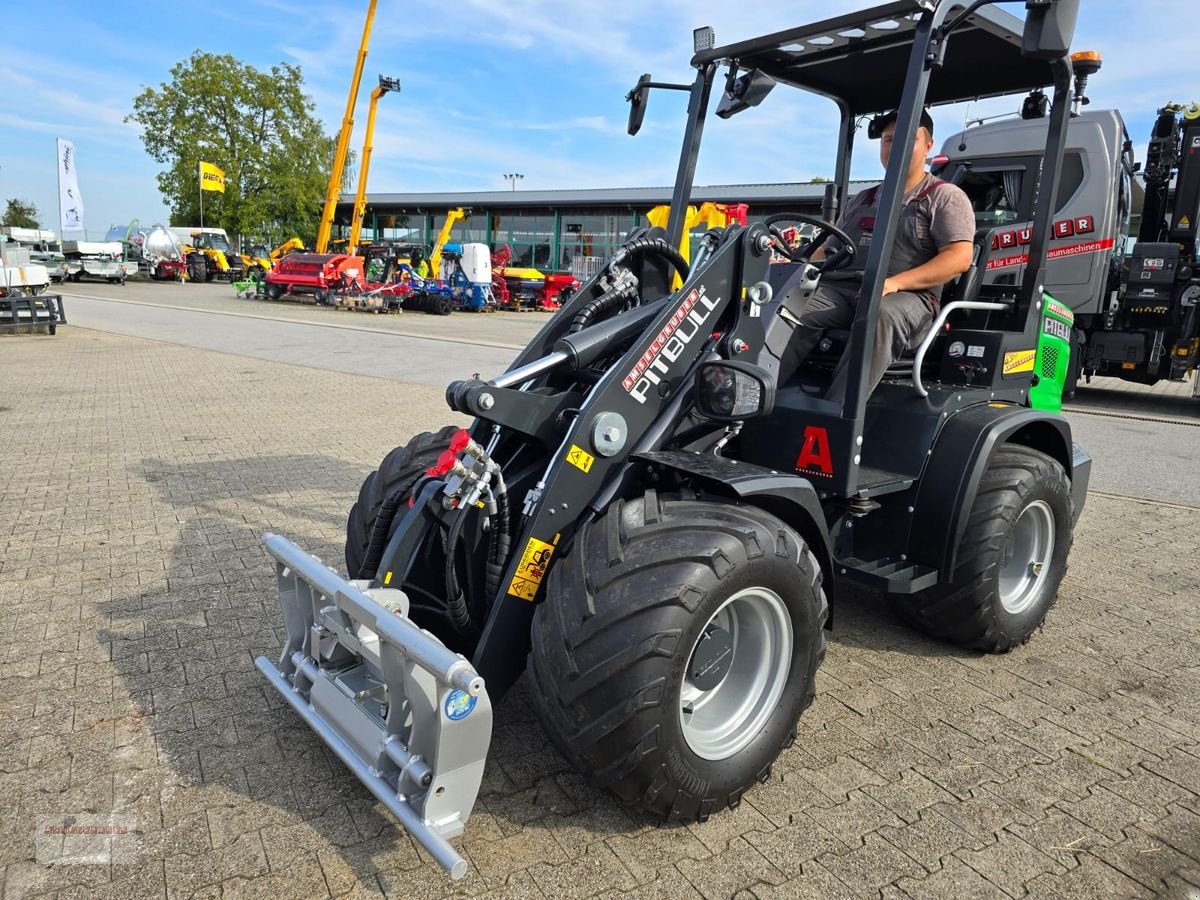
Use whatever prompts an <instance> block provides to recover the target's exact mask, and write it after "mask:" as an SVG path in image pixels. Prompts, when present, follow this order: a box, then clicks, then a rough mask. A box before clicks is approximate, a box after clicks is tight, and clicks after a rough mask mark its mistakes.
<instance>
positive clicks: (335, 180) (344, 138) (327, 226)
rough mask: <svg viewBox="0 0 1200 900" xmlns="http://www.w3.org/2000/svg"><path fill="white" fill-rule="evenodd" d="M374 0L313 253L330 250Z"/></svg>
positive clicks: (363, 37)
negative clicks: (330, 239) (331, 234)
mask: <svg viewBox="0 0 1200 900" xmlns="http://www.w3.org/2000/svg"><path fill="white" fill-rule="evenodd" d="M375 3H376V0H369V3H368V4H367V18H366V21H365V22H364V23H363V33H362V40H361V41H360V42H359V45H358V57H357V59H356V60H355V63H354V75H353V76H352V77H351V79H350V95H349V96H348V97H347V98H346V112H345V114H344V115H343V116H342V130H341V131H339V132H338V140H337V147H336V148H335V150H334V153H333V168H332V169H330V171H329V185H328V187H327V188H326V190H325V206H324V207H323V208H322V210H321V222H320V225H319V226H318V227H317V244H316V252H317V253H325V252H327V251H328V250H329V236H330V232H331V231H332V230H333V217H334V214H335V213H336V212H337V202H338V195H339V194H340V193H341V190H342V177H343V175H344V174H345V171H346V156H347V154H348V153H349V150H350V135H351V133H352V132H353V131H354V106H355V104H356V103H357V102H358V86H359V84H360V83H361V82H362V73H363V64H364V63H366V61H367V45H368V44H369V43H370V41H371V26H372V25H373V24H374V22H375Z"/></svg>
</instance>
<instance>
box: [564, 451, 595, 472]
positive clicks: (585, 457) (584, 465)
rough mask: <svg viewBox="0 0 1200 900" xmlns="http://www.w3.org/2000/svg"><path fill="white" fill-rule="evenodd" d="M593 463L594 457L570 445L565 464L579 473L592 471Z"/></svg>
mask: <svg viewBox="0 0 1200 900" xmlns="http://www.w3.org/2000/svg"><path fill="white" fill-rule="evenodd" d="M595 461H596V457H594V456H592V454H590V453H588V452H587V451H586V450H584V449H583V448H582V447H579V446H577V445H575V444H572V445H571V449H570V450H568V451H567V462H569V463H570V464H571V465H573V466H574V467H575V468H577V469H579V471H581V472H585V473H586V472H590V471H592V463H594V462H595Z"/></svg>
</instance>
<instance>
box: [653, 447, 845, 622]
mask: <svg viewBox="0 0 1200 900" xmlns="http://www.w3.org/2000/svg"><path fill="white" fill-rule="evenodd" d="M634 459H637V460H639V461H641V462H643V463H646V464H647V465H652V466H655V467H656V468H658V469H660V470H661V469H669V470H671V471H673V472H677V473H679V474H681V475H685V476H687V478H688V479H689V480H691V481H692V482H693V483H696V484H697V485H699V486H703V487H706V488H708V489H709V490H711V491H713V492H714V493H719V494H724V495H725V496H728V497H733V498H735V499H738V500H741V501H742V502H744V503H746V504H748V505H750V506H756V507H758V508H759V509H761V510H764V511H765V512H769V513H771V514H772V515H773V516H776V517H777V518H779V519H782V520H783V521H784V522H786V523H787V524H788V525H790V526H791V527H792V528H794V529H795V530H796V531H797V532H798V533H799V534H800V536H801V537H802V538H804V540H805V542H806V543H807V544H808V547H809V549H810V550H811V551H812V552H813V554H814V555H815V556H816V557H817V562H818V563H820V565H821V572H822V573H823V575H824V576H825V577H824V583H825V595H826V598H827V599H828V600H829V603H830V607H831V608H832V605H833V601H834V594H835V592H836V586H837V579H835V578H834V577H833V574H834V573H833V549H832V546H831V544H830V540H829V528H828V526H827V525H826V523H825V513H824V511H823V510H822V508H821V501H820V499H819V498H818V497H817V492H816V490H815V489H814V488H813V486H812V484H811V483H810V482H809V481H808V479H807V478H801V477H800V476H799V475H792V474H789V473H786V472H775V471H772V470H771V469H765V468H763V467H762V466H756V465H753V464H752V463H746V462H740V461H738V460H734V459H726V458H725V457H723V456H716V455H714V454H712V453H691V452H686V451H682V450H655V451H650V452H646V453H639V454H637V455H636V456H635V457H634ZM830 622H832V615H831V616H830Z"/></svg>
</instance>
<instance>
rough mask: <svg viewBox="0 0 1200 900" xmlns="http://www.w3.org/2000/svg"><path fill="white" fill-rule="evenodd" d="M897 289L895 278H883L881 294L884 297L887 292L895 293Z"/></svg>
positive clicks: (898, 287)
mask: <svg viewBox="0 0 1200 900" xmlns="http://www.w3.org/2000/svg"><path fill="white" fill-rule="evenodd" d="M899 290H900V286H899V285H897V284H896V279H895V278H885V279H883V296H885V297H886V296H887V295H888V294H895V293H897V292H898V291H899Z"/></svg>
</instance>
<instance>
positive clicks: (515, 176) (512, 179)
mask: <svg viewBox="0 0 1200 900" xmlns="http://www.w3.org/2000/svg"><path fill="white" fill-rule="evenodd" d="M524 177H525V176H524V175H522V174H521V173H520V172H512V173H510V174H508V175H505V176H504V179H505V180H506V181H507V182H508V183H509V184H511V185H512V189H513V190H514V191H515V190H516V189H517V182H518V181H520V180H521V179H522V178H524Z"/></svg>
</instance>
